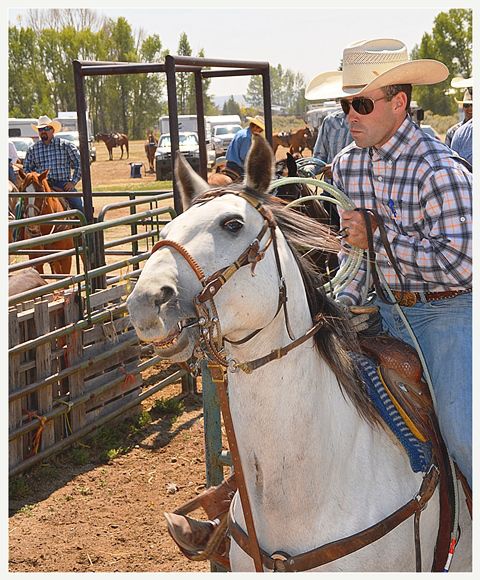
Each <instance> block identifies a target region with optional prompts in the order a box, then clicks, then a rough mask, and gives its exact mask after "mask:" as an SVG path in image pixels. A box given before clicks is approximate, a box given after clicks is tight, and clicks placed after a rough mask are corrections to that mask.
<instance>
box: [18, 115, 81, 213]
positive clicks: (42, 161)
mask: <svg viewBox="0 0 480 580" xmlns="http://www.w3.org/2000/svg"><path fill="white" fill-rule="evenodd" d="M61 127H62V126H61V124H60V123H59V122H58V121H52V120H51V119H50V118H49V117H47V116H46V115H43V116H42V117H40V118H39V119H38V122H37V124H36V125H33V124H32V128H33V129H34V130H35V131H37V132H38V135H39V140H38V141H37V142H36V143H34V144H33V145H32V146H31V147H30V148H29V149H28V151H27V154H26V156H25V161H24V162H23V170H24V171H25V173H29V172H31V171H36V172H38V173H41V172H42V171H45V169H48V170H49V172H48V183H49V184H50V187H52V188H54V189H59V190H61V191H66V192H70V191H77V190H76V189H75V186H76V184H77V183H78V182H79V181H80V179H81V176H82V173H81V168H80V151H79V150H78V148H77V147H76V145H74V144H73V143H71V142H70V141H66V140H65V139H61V138H59V137H55V132H56V131H60V129H61ZM67 199H68V203H69V205H70V207H72V208H73V209H79V210H80V211H83V203H82V200H81V198H80V197H68V198H67Z"/></svg>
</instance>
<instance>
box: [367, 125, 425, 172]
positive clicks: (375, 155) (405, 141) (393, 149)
mask: <svg viewBox="0 0 480 580" xmlns="http://www.w3.org/2000/svg"><path fill="white" fill-rule="evenodd" d="M415 129H416V125H415V123H414V122H413V121H412V120H411V118H410V117H409V116H408V115H407V117H406V119H405V120H404V121H403V123H402V124H401V125H400V127H399V128H398V129H397V131H396V133H395V134H394V135H392V137H390V139H389V140H388V141H387V142H386V143H384V144H383V145H382V146H381V147H379V148H378V149H377V148H376V147H369V150H368V154H369V155H370V158H371V159H372V161H380V160H383V161H396V160H397V159H398V158H399V157H400V155H402V153H403V152H404V151H405V149H406V147H407V146H409V145H410V144H411V142H412V139H413V138H414V137H413V136H414V133H415Z"/></svg>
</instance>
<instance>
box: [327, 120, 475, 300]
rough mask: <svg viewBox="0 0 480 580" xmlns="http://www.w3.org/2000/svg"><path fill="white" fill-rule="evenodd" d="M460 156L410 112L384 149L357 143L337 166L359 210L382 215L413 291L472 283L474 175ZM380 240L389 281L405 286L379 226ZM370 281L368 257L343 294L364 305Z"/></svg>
mask: <svg viewBox="0 0 480 580" xmlns="http://www.w3.org/2000/svg"><path fill="white" fill-rule="evenodd" d="M456 159H457V157H456V155H455V153H453V152H452V151H451V150H450V149H449V148H448V147H446V146H445V145H444V144H442V143H441V142H440V141H438V139H434V138H433V137H430V136H428V135H426V134H425V133H424V132H423V131H422V130H421V129H419V128H418V127H417V126H416V125H415V124H414V123H413V122H412V120H411V119H410V118H409V117H407V118H406V119H405V121H404V122H403V123H402V125H401V126H400V128H399V129H398V130H397V132H396V133H395V135H393V137H391V139H390V140H389V141H387V143H385V144H384V145H383V146H382V147H380V148H379V149H375V148H372V147H370V148H360V147H357V146H356V145H355V143H352V144H351V145H350V146H349V147H347V148H346V149H345V150H344V151H343V152H342V153H341V154H340V155H339V156H338V157H337V158H336V159H335V161H334V163H333V180H334V184H335V185H336V186H337V187H339V189H341V190H342V191H344V192H345V193H346V194H347V195H348V196H349V197H350V199H352V200H353V201H354V203H355V204H356V205H357V207H365V208H370V209H375V210H376V211H377V212H378V213H379V215H380V216H381V217H382V218H383V220H384V224H385V229H386V233H387V238H388V240H389V242H390V245H391V248H392V252H393V254H394V256H395V257H396V259H397V264H398V267H399V269H400V272H401V273H402V274H403V283H404V288H405V290H407V291H411V292H442V291H446V290H462V289H467V288H471V286H472V245H471V240H472V174H471V173H470V172H469V171H468V170H467V169H466V168H465V167H464V166H463V165H462V164H461V163H460V162H459V161H457V160H456ZM373 239H374V249H375V255H376V260H377V266H378V267H379V268H380V269H381V271H382V273H383V275H384V276H385V279H386V281H387V283H388V284H389V286H390V287H391V288H392V289H393V290H401V286H400V282H399V279H398V278H397V275H396V274H395V271H394V269H393V267H392V265H391V263H390V262H389V260H388V257H387V253H386V251H385V248H384V247H383V244H382V242H381V240H380V234H379V231H378V229H377V230H376V231H375V233H374V235H373ZM347 247H348V245H347ZM344 258H345V250H344V251H342V252H341V253H340V259H341V260H343V259H344ZM365 283H366V271H365V261H364V263H363V267H362V268H361V269H360V270H359V272H358V273H357V275H356V277H355V279H354V280H353V281H352V282H351V283H350V285H349V286H348V287H347V288H346V289H345V290H344V291H342V292H341V294H342V295H347V296H349V297H350V298H352V299H353V300H354V303H358V301H359V297H360V292H361V289H362V287H364V286H365Z"/></svg>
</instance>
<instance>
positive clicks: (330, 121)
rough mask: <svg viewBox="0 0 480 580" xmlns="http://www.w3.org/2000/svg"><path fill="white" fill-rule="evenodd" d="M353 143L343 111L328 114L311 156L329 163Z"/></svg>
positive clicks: (319, 131)
mask: <svg viewBox="0 0 480 580" xmlns="http://www.w3.org/2000/svg"><path fill="white" fill-rule="evenodd" d="M352 141H353V137H352V136H351V135H350V128H349V126H348V123H347V120H346V118H345V113H344V112H343V111H335V112H334V113H330V114H329V115H327V116H326V117H325V119H324V120H323V123H322V125H321V126H320V129H319V130H318V137H317V142H316V143H315V147H314V148H313V156H314V157H316V158H317V159H321V160H322V161H325V163H331V162H332V160H333V158H334V157H335V155H336V154H337V153H338V152H339V151H341V150H342V149H343V148H344V147H345V146H346V145H348V144H349V143H351V142H352Z"/></svg>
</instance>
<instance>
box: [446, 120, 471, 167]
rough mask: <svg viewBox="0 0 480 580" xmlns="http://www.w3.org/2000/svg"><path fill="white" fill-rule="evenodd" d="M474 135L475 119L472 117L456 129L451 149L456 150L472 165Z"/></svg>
mask: <svg viewBox="0 0 480 580" xmlns="http://www.w3.org/2000/svg"><path fill="white" fill-rule="evenodd" d="M472 136H473V119H470V120H469V121H467V122H466V123H464V124H463V125H462V126H461V127H459V128H458V129H457V130H456V131H455V133H454V135H453V137H452V143H451V145H450V149H453V151H456V152H457V153H458V154H459V155H460V157H463V158H464V159H466V160H467V161H468V162H469V163H470V165H472Z"/></svg>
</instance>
